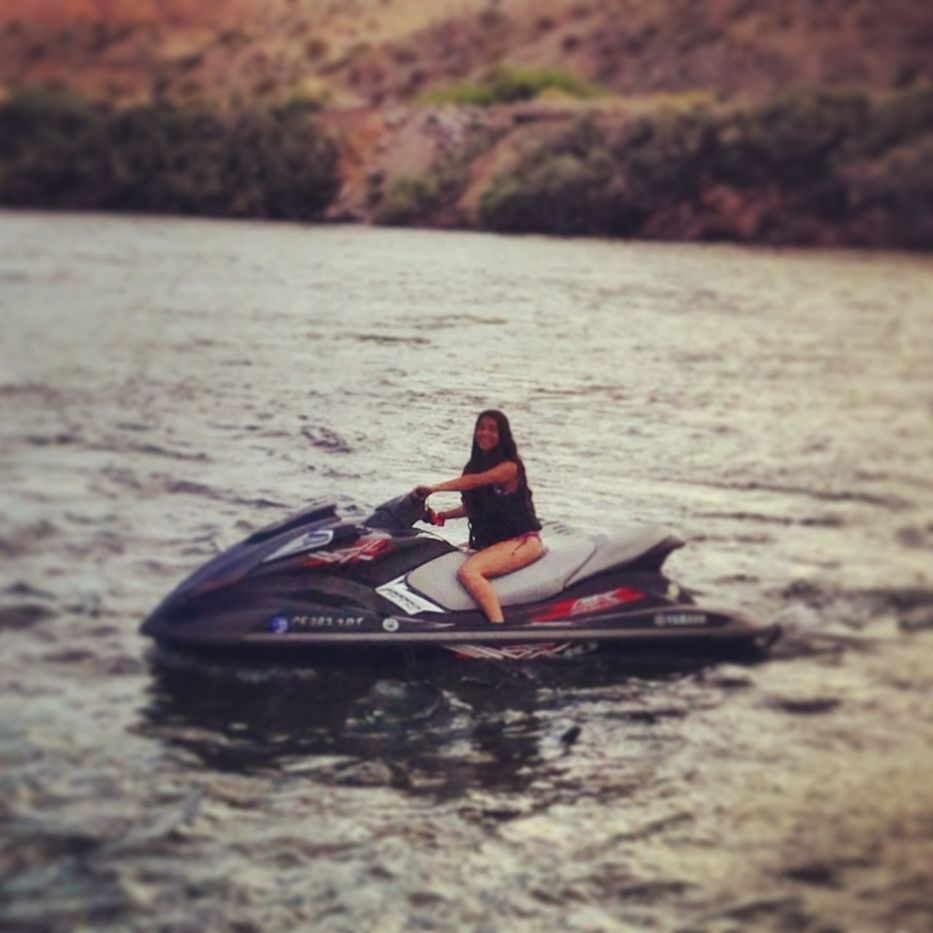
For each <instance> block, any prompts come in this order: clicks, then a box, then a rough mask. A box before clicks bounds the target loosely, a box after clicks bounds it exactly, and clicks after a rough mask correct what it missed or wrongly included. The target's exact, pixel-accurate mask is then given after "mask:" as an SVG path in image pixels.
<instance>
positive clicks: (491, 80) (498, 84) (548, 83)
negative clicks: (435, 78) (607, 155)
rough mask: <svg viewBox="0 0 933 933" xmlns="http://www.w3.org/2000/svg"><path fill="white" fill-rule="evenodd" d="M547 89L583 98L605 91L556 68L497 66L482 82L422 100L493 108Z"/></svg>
mask: <svg viewBox="0 0 933 933" xmlns="http://www.w3.org/2000/svg"><path fill="white" fill-rule="evenodd" d="M547 92H558V93H559V94H561V95H562V96H565V97H569V98H575V99H581V100H582V99H586V98H590V97H596V96H598V95H599V94H600V93H601V92H600V90H599V89H598V88H597V87H595V86H594V85H592V84H587V83H586V82H585V81H581V80H580V79H579V78H575V77H574V76H573V75H571V74H567V72H564V71H559V70H558V69H556V68H525V69H520V68H496V69H494V70H493V71H490V72H489V73H488V74H487V75H485V76H484V77H483V78H482V79H481V80H479V81H463V82H459V83H457V84H451V85H448V86H447V87H443V88H437V89H435V90H432V91H428V92H426V93H425V94H424V95H422V97H421V101H422V102H423V103H427V104H474V105H476V106H480V107H491V106H493V105H495V104H512V103H516V102H517V101H523V100H534V99H535V98H536V97H541V96H542V95H544V94H546V93H547Z"/></svg>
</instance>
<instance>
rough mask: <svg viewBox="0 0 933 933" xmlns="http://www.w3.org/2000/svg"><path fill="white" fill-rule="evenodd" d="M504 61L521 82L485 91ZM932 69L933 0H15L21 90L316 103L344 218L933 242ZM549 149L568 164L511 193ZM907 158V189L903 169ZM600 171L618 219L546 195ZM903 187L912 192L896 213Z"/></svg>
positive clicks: (225, 103) (213, 104)
mask: <svg viewBox="0 0 933 933" xmlns="http://www.w3.org/2000/svg"><path fill="white" fill-rule="evenodd" d="M502 74H505V75H506V77H507V80H508V81H511V82H512V85H511V86H509V87H507V88H506V90H505V91H503V87H502V81H501V80H499V79H498V78H496V79H495V80H497V81H498V84H497V85H496V88H495V90H494V92H493V93H492V95H491V97H490V99H481V97H480V96H477V92H478V89H479V90H483V91H484V93H485V91H486V90H488V87H489V83H490V76H491V75H493V76H495V75H499V76H500V77H501V75H502ZM516 76H517V77H516ZM528 76H531V77H530V78H529V77H528ZM523 80H525V81H526V83H527V81H528V80H530V81H531V82H532V83H531V85H529V86H527V87H519V88H518V90H517V91H516V88H515V85H516V83H518V84H521V82H522V81H523ZM535 82H537V84H535ZM931 82H933V4H931V3H924V2H917V0H887V2H886V3H885V4H883V5H882V4H878V3H877V2H876V0H433V2H425V0H212V2H210V3H204V2H201V0H31V2H30V4H28V6H25V7H24V6H23V5H22V4H20V3H15V2H13V0H0V90H2V91H3V92H4V93H5V94H7V95H9V94H15V93H16V92H17V90H18V89H21V88H23V87H30V86H36V85H42V86H45V87H59V88H68V89H72V90H77V91H79V92H81V93H82V94H83V95H85V96H86V97H88V98H90V99H93V100H102V101H106V102H108V104H109V106H111V107H115V108H116V109H118V110H120V109H123V110H125V109H127V108H133V107H140V106H146V105H148V104H150V103H152V102H170V103H171V104H172V105H174V106H195V107H199V108H208V109H210V110H211V111H213V112H217V113H223V112H230V111H234V112H235V111H237V110H240V109H242V108H244V107H255V106H268V107H276V106H282V105H283V104H287V103H288V102H289V101H292V102H294V101H305V102H309V101H310V102H312V103H313V104H314V106H315V107H316V108H318V116H317V121H318V124H319V125H320V126H322V127H324V128H325V130H326V132H327V133H328V134H329V135H330V137H331V138H332V139H333V140H334V141H335V143H336V146H337V151H338V158H337V162H336V166H337V171H338V174H339V179H338V180H339V184H338V186H337V191H338V193H337V194H336V196H335V197H333V198H332V199H331V201H330V204H329V207H328V209H327V216H329V217H330V218H332V219H341V220H363V221H369V220H376V221H377V222H384V223H419V224H431V225H455V226H486V227H492V228H495V229H542V230H548V231H550V232H579V233H610V234H617V235H633V236H661V237H681V236H683V237H726V238H733V239H736V238H737V239H748V240H760V239H766V240H770V241H773V242H819V243H850V242H855V243H866V244H869V245H872V244H887V243H888V242H889V241H890V240H891V237H892V236H894V238H895V242H894V244H893V245H918V244H919V245H924V244H925V243H926V238H927V237H928V236H929V237H930V238H931V243H933V233H929V232H927V225H926V224H925V223H924V222H922V221H921V220H916V221H911V224H912V225H913V226H911V224H908V227H909V228H910V230H909V231H908V233H906V234H903V235H901V234H897V235H896V236H895V235H894V234H893V233H892V231H893V230H895V229H896V228H898V226H899V223H900V219H899V216H898V215H897V211H900V210H901V208H902V206H904V205H907V206H909V205H910V204H911V203H912V202H915V201H916V198H917V197H918V196H919V197H920V198H921V203H923V198H925V197H927V188H926V187H925V186H926V184H927V182H926V180H925V179H926V178H927V176H928V175H929V174H930V171H931V170H930V169H929V167H928V165H929V162H930V158H929V155H930V151H931V145H933V143H931V140H933V113H930V112H928V104H927V97H926V96H924V89H925V88H926V87H928V86H929V85H930V83H931ZM529 87H530V90H529ZM568 88H570V90H569V92H568V90H567V89H568ZM788 95H790V98H792V99H793V102H792V103H788V102H787V101H788ZM444 101H447V102H446V103H445V102H444ZM775 101H777V102H778V103H777V104H775ZM782 101H783V102H782ZM775 108H776V109H775ZM581 121H582V123H581ZM892 121H893V122H894V123H897V124H898V126H897V127H895V129H894V130H891V127H890V125H889V124H891V123H892ZM638 126H641V127H642V130H641V132H642V136H644V133H645V132H647V133H648V134H649V136H651V137H652V138H653V139H654V142H653V143H652V144H651V145H652V146H654V148H653V149H652V148H651V146H648V148H647V149H644V146H643V147H642V148H643V149H644V152H643V153H642V157H644V158H650V159H651V160H653V162H652V165H653V166H654V167H657V166H658V165H664V164H669V165H673V164H674V163H675V162H676V163H677V164H678V165H679V166H680V168H679V169H678V172H680V175H681V176H685V175H690V176H691V178H692V181H690V183H687V181H685V179H684V178H680V177H679V180H676V179H675V181H670V182H669V183H670V184H671V185H672V190H674V191H675V192H676V193H677V198H676V199H675V201H676V203H674V202H670V199H664V198H662V201H664V204H663V206H661V205H660V204H659V203H658V202H657V201H656V199H655V200H652V198H653V197H654V195H652V196H650V197H649V196H648V195H646V194H645V192H646V191H647V190H649V189H650V190H651V191H654V192H655V194H659V192H660V189H657V190H656V189H655V188H652V187H651V185H659V184H661V182H660V181H658V180H657V179H655V180H654V181H652V183H651V185H648V186H647V188H646V184H647V183H646V182H644V181H643V180H638V179H636V178H635V177H634V176H632V175H631V173H632V171H634V169H633V168H632V164H631V158H632V153H635V152H636V151H638V145H641V143H639V144H638V145H635V144H634V143H633V141H632V140H633V139H635V140H636V142H637V139H638V136H637V133H636V134H635V136H632V128H633V127H636V128H637V127H638ZM827 126H828V127H829V130H828V131H827V129H826V127H827ZM646 127H647V129H646ZM672 127H673V128H672ZM691 127H692V129H691ZM665 134H666V137H665ZM662 138H666V139H667V143H662V142H661V140H662ZM866 139H867V140H868V141H867V142H865V140H866ZM568 140H572V141H571V142H568ZM814 140H815V141H816V142H815V143H814V142H813V141H814ZM859 140H861V141H859ZM642 142H644V141H643V140H642ZM863 143H864V144H863ZM645 145H647V144H645ZM581 146H588V147H590V148H589V150H588V151H587V152H582V151H579V150H580V147H581ZM575 147H576V148H575ZM626 147H627V148H626ZM801 147H802V148H803V149H805V150H806V151H807V152H808V153H809V155H807V156H806V157H805V158H797V157H795V155H794V153H795V152H798V151H799V150H801ZM814 147H815V148H814ZM623 150H625V152H623ZM596 152H602V153H603V154H604V156H605V158H603V161H602V162H598V160H596V161H594V155H593V154H594V153H596ZM626 153H627V154H626ZM558 157H559V158H560V159H562V160H563V161H560V162H555V161H554V159H557V158H558ZM795 159H796V161H795ZM573 160H576V161H575V162H574V161H573ZM753 162H754V163H756V164H758V163H761V164H768V165H771V166H772V171H771V175H770V176H768V175H767V173H764V174H763V173H762V172H761V171H759V170H757V169H755V167H754V165H753V164H752V163H753ZM597 163H598V164H597ZM787 164H792V165H793V166H796V167H795V168H792V169H791V170H788V169H787ZM541 165H550V166H552V168H553V172H552V175H549V176H547V177H544V176H541V177H538V181H537V187H536V188H534V190H533V191H529V192H525V193H524V194H523V195H522V196H521V197H517V196H516V197H517V199H516V197H511V195H510V196H509V197H505V194H508V191H509V187H508V186H509V184H512V185H513V187H514V186H515V185H516V184H517V183H518V179H519V177H521V178H522V179H524V180H527V178H528V177H529V174H532V175H533V174H534V173H533V172H530V169H531V168H533V167H540V166H541ZM554 166H557V167H556V168H555V167H554ZM905 173H906V175H907V176H909V177H910V178H911V179H912V181H911V185H912V186H913V187H910V190H909V191H905V190H902V187H903V185H902V184H901V182H899V183H898V185H900V187H899V186H898V185H894V184H893V183H894V180H895V178H897V179H901V181H903V178H904V176H905ZM662 174H663V173H662ZM675 174H676V172H675ZM536 177H537V176H536ZM580 185H583V187H584V188H586V190H587V191H589V192H590V194H589V195H587V196H588V197H592V198H593V199H594V202H593V203H594V204H604V203H606V200H607V197H608V192H610V190H611V191H612V192H613V195H612V197H611V198H609V201H610V202H611V203H614V204H617V207H618V210H617V214H616V215H613V217H612V218H608V219H607V218H606V217H603V218H602V219H598V218H597V219H596V220H595V221H592V222H589V223H584V222H581V221H580V219H579V218H576V219H570V218H568V217H566V216H564V214H562V213H561V212H560V211H557V212H552V214H549V215H548V216H547V217H542V216H540V213H539V212H538V211H537V210H536V209H535V208H534V206H535V205H536V204H537V203H538V201H537V200H536V198H537V199H538V200H540V198H541V197H546V198H551V199H552V200H553V201H554V203H562V199H566V198H570V199H571V200H573V199H575V198H576V199H579V196H580V194H579V190H578V188H579V186H580ZM892 185H893V188H892ZM568 186H569V187H568ZM588 186H589V187H588ZM866 186H867V188H866ZM930 186H931V188H933V179H930ZM623 189H624V191H625V192H627V194H625V196H624V197H623V196H622V194H620V192H622V191H623ZM503 192H505V194H504V193H503ZM568 192H569V193H568ZM593 192H597V193H596V194H593ZM510 198H511V200H510ZM522 198H524V199H525V200H522ZM814 199H815V201H814ZM585 200H586V198H584V201H585ZM669 202H670V203H669ZM108 203H109V202H108ZM814 203H818V204H819V205H821V206H820V208H819V211H817V212H816V214H815V215H814V213H813V210H814V209H813V206H812V205H813V204H814ZM884 203H889V204H895V205H896V209H895V208H891V209H889V210H888V214H889V215H890V216H887V218H886V219H884V220H883V221H880V220H878V211H879V210H881V209H882V208H881V207H879V205H881V204H884ZM523 204H524V205H525V206H524V207H522V205H523ZM866 205H869V207H870V208H871V211H870V213H871V212H873V213H871V217H872V218H874V219H872V220H871V221H867V220H866V219H865V211H866V210H868V207H866ZM788 210H790V211H791V214H792V215H793V216H792V217H791V218H790V219H788V217H787V216H786V215H787V211H788ZM801 211H803V213H804V214H806V217H805V218H803V219H801V218H800V217H798V214H800V212H801ZM892 211H894V213H891V212H892ZM523 212H524V213H523ZM928 213H929V212H928ZM302 216H303V215H302ZM917 224H919V226H920V228H922V229H919V232H918V230H916V229H914V228H915V227H917ZM898 237H899V238H900V239H898Z"/></svg>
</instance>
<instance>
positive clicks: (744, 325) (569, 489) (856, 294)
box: [0, 213, 933, 931]
mask: <svg viewBox="0 0 933 933" xmlns="http://www.w3.org/2000/svg"><path fill="white" fill-rule="evenodd" d="M0 283H2V287H0V302H2V312H0V313H2V334H0V340H2V373H0V399H2V404H3V410H4V416H3V422H2V431H3V436H2V446H0V500H2V517H0V553H2V556H3V562H2V571H0V572H2V576H0V634H2V639H3V652H2V660H0V762H2V771H0V821H2V825H3V834H2V842H0V874H2V880H0V926H2V927H4V928H10V929H15V930H74V929H94V930H110V929H113V930H124V929H146V928H150V929H151V928H159V929H166V930H201V929H222V928H236V929H240V930H273V929H315V930H339V931H344V930H346V931H355V930H360V929H374V930H385V931H391V930H402V929H405V930H416V929H431V930H435V929H471V930H510V931H511V930H529V931H531V930H541V929H566V930H581V931H601V930H627V929H633V930H634V929H638V930H641V929H652V928H654V929H682V930H716V931H720V930H744V929H748V928H755V929H785V928H789V927H793V928H799V929H812V930H817V929H821V930H827V929H846V930H861V929H864V930H873V929H892V930H893V929H898V930H927V929H929V928H930V925H931V923H933V894H931V890H933V868H931V866H933V793H931V791H930V789H929V787H930V785H929V780H928V775H929V773H930V769H931V767H933V713H931V711H930V707H929V702H928V696H929V691H930V689H931V687H933V665H931V663H930V662H931V660H933V634H931V631H930V629H931V628H933V562H931V560H930V551H931V544H933V470H931V467H933V431H931V414H933V367H931V365H930V362H931V360H930V355H931V347H933V310H931V305H930V300H929V296H930V294H931V293H933V262H931V260H930V259H929V258H928V257H917V256H907V255H894V254H881V253H834V252H802V251H800V252H798V251H781V252H775V251H770V250H756V249H747V248H735V247H727V246H683V245H676V246H675V245H661V244H634V243H631V244H629V243H611V242H599V241H565V240H548V239H544V238H535V237H528V238H501V237H493V236H485V235H470V234H459V233H456V234H447V233H426V232H412V231H407V232H399V231H381V230H370V229H359V228H341V227H331V228H317V229H315V228H304V227H297V226H288V225H281V226H279V225H262V224H247V223H242V224H227V223H216V222H207V221H190V220H169V219H154V218H149V219H138V218H112V217H104V216H61V215H54V214H10V213H6V214H0ZM490 405H492V406H498V407H502V408H504V409H505V410H506V411H507V412H508V413H509V415H510V416H511V419H512V422H513V427H514V429H515V433H516V436H517V438H518V440H519V443H520V448H521V450H522V453H523V455H524V456H525V459H526V463H527V466H528V472H529V477H530V479H531V482H532V484H533V488H534V490H535V496H536V502H537V505H538V510H539V513H540V514H541V515H542V516H543V517H546V518H550V519H555V520H562V521H565V522H567V523H569V524H573V525H580V526H591V525H599V524H600V523H606V522H609V521H612V520H627V521H645V522H660V523H663V524H667V525H670V526H672V527H673V528H674V529H676V530H677V531H678V532H679V533H681V534H682V535H684V536H686V537H688V538H689V539H690V545H689V546H688V547H687V548H685V549H683V550H682V551H680V552H678V553H677V554H675V555H674V556H673V557H672V559H671V561H670V563H669V567H670V570H671V572H672V575H673V576H674V577H675V578H677V579H679V580H680V581H681V582H683V583H686V584H688V585H690V586H692V587H693V588H695V589H698V590H700V591H702V592H704V593H705V594H707V597H708V598H710V599H714V600H715V601H719V602H723V603H726V604H731V605H734V606H736V607H738V608H741V609H744V610H745V611H748V612H751V613H752V614H753V615H755V616H756V617H758V618H761V619H763V620H770V619H774V618H777V619H779V620H780V621H782V622H783V624H784V625H785V627H786V629H787V632H788V634H787V636H786V637H785V639H784V641H783V642H782V643H781V644H780V645H779V646H778V648H777V649H776V651H775V653H774V656H773V658H772V659H771V660H769V661H767V662H765V663H763V664H758V665H754V666H742V665H737V664H734V663H709V662H703V661H701V660H697V661H691V660H690V659H684V658H679V659H677V658H670V657H667V658H665V657H663V656H657V655H656V656H650V655H648V656H645V655H640V656H636V657H632V658H630V659H627V660H625V661H624V662H621V661H617V662H614V663H609V662H608V661H606V660H605V659H600V658H599V657H595V658H586V659H579V660H578V661H576V662H573V663H565V664H559V665H554V664H551V665H548V664H525V665H521V664H517V665H503V666H496V665H488V664H482V663H474V664H471V663H467V662H457V661H456V660H453V659H452V660H451V661H450V662H448V663H438V664H436V665H431V666H423V667H421V668H413V669H408V670H405V669H402V670H391V671H383V672H374V671H367V670H364V669H347V670H341V669H318V670H313V669H301V668H299V669H286V668H262V669H256V668H250V667H248V666H242V665H241V666H231V665H220V664H215V665H210V664H205V663H200V664H194V663H192V662H188V661H185V660H184V659H178V658H171V657H161V658H160V657H157V656H153V655H152V654H151V653H150V651H149V646H148V645H147V644H146V643H145V642H144V641H143V640H142V639H141V638H140V637H139V635H138V632H137V629H138V623H139V621H140V619H141V618H142V616H143V615H144V614H145V613H146V612H147V611H148V610H149V609H150V608H152V606H153V605H154V604H155V603H156V602H157V601H158V600H159V599H160V598H161V596H162V595H164V593H165V592H166V591H167V590H168V589H170V588H171V587H172V586H173V585H174V584H175V583H177V582H178V580H179V579H180V578H181V576H182V575H184V574H185V573H187V572H188V571H189V570H190V569H191V568H192V567H193V566H195V565H197V564H198V563H200V562H201V561H203V560H204V559H205V558H207V557H208V556H210V555H211V554H212V553H214V552H215V551H216V550H217V549H219V548H223V547H226V546H228V545H229V544H232V543H233V542H234V541H236V540H238V539H239V538H241V537H242V536H244V535H245V534H246V533H247V532H248V531H249V530H251V529H253V528H255V527H256V526H258V525H260V524H265V523H267V522H269V521H271V520H273V519H274V518H277V517H279V516H280V515H281V514H283V513H284V512H285V511H286V510H290V509H292V508H294V507H296V506H297V505H299V504H301V503H302V502H303V501H304V500H306V499H308V498H311V497H315V496H320V495H329V494H339V495H347V496H350V497H352V498H354V499H356V500H358V501H360V502H362V503H368V504H373V503H375V502H377V501H380V500H382V499H385V498H389V497H390V496H393V495H395V494H397V493H399V492H401V491H404V490H406V489H408V488H410V487H411V486H413V485H415V484H416V483H421V482H431V481H437V480H440V479H444V478H447V477H449V476H451V475H453V474H454V473H455V472H456V471H458V470H459V468H460V466H461V465H462V463H463V462H464V460H465V459H466V456H467V451H468V443H469V433H470V429H471V426H472V421H473V418H474V417H475V414H476V412H477V411H478V410H479V409H481V408H483V407H487V406H490ZM439 504H440V503H439ZM457 533H458V532H457V531H456V530H452V531H451V534H452V535H454V536H455V535H456V534H457Z"/></svg>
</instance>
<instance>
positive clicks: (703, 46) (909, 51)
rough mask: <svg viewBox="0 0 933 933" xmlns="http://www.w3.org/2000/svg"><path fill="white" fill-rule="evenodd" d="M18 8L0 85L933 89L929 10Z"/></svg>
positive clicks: (4, 8)
mask: <svg viewBox="0 0 933 933" xmlns="http://www.w3.org/2000/svg"><path fill="white" fill-rule="evenodd" d="M27 9H28V14H27V13H25V12H24V11H23V5H22V4H21V3H18V2H15V0H4V2H3V3H2V4H0V85H3V86H6V87H7V88H10V87H14V86H17V85H19V84H23V83H28V84H34V83H40V82H41V83H52V84H55V83H59V84H68V85H70V86H77V87H79V88H81V89H82V90H83V91H85V92H87V93H88V94H90V95H92V96H97V95H101V96H106V97H108V98H111V99H113V98H116V99H129V100H139V99H148V98H151V97H154V96H160V95H161V96H169V97H172V98H173V99H179V98H185V97H189V98H190V97H199V98H209V99H214V100H228V99H230V98H231V97H232V98H240V99H242V98H250V99H254V98H255V97H257V96H259V97H278V98H284V97H287V96H289V95H291V94H294V93H308V94H312V95H319V96H321V97H323V98H324V99H326V100H327V101H328V102H329V103H331V104H333V105H338V106H339V105H343V106H346V105H354V104H355V105H378V104H384V103H389V102H398V101H405V100H410V99H411V98H412V97H414V96H416V95H418V94H419V93H421V92H423V91H424V90H426V89H427V88H429V87H431V86H436V85H438V84H441V83H446V82H450V81H455V80H462V79H464V78H468V77H474V78H475V77H477V76H478V75H480V74H482V73H483V72H485V71H487V70H489V69H490V68H491V67H494V66H495V65H500V64H507V65H512V66H516V67H559V68H561V69H564V70H566V71H568V72H570V73H572V74H574V75H576V76H577V77H579V78H581V79H584V80H587V81H592V82H594V83H596V84H597V85H599V86H600V87H601V88H603V89H605V90H606V91H607V92H609V93H612V94H618V95H625V96H631V95H643V94H649V93H656V92H679V91H684V90H688V89H689V90H694V89H700V90H703V91H706V92H708V93H709V94H711V95H713V96H714V97H717V98H733V97H736V96H740V97H743V98H756V97H757V98H760V97H762V96H766V95H768V94H772V93H774V92H775V91H777V90H783V89H787V88H788V87H794V86H798V85H812V84H821V85H830V86H833V85H852V84H856V85H864V86H869V87H873V88H878V87H891V86H897V85H903V84H905V83H909V82H911V81H913V80H916V79H918V78H924V77H925V78H926V79H928V80H933V5H931V4H929V3H918V2H916V0H888V2H886V3H885V4H878V3H877V2H875V0H538V2H530V0H456V2H454V0H448V2H444V3H439V2H431V3H425V2H423V0H349V2H338V0H212V2H211V3H203V2H198V0H32V2H31V3H30V4H29V5H28V8H27Z"/></svg>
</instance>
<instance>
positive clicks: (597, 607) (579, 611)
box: [531, 586, 645, 622]
mask: <svg viewBox="0 0 933 933" xmlns="http://www.w3.org/2000/svg"><path fill="white" fill-rule="evenodd" d="M644 598H645V594H644V593H642V592H640V591H639V590H630V589H629V588H628V587H626V586H622V587H620V588H619V589H617V590H612V591H611V592H609V593H595V594H594V595H593V596H581V597H580V598H579V599H563V600H561V601H560V602H559V603H554V605H553V606H551V608H550V609H548V610H547V612H544V613H542V614H541V615H537V616H533V617H532V619H531V621H532V622H555V621H557V620H558V619H572V618H575V617H576V616H588V615H593V614H594V613H597V612H605V611H606V610H607V609H612V608H613V607H614V606H621V605H622V604H623V603H637V602H638V601H639V600H640V599H644Z"/></svg>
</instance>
